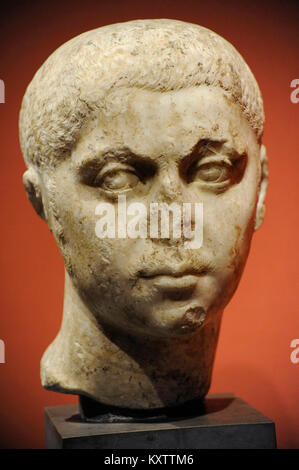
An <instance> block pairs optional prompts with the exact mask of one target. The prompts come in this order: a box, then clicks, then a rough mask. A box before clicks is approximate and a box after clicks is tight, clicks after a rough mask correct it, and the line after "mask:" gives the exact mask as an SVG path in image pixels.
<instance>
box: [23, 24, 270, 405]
mask: <svg viewBox="0 0 299 470" xmlns="http://www.w3.org/2000/svg"><path fill="white" fill-rule="evenodd" d="M263 126H264V113H263V102H262V98H261V94H260V91H259V88H258V86H257V84H256V81H255V79H254V77H253V75H252V73H251V71H250V69H249V68H248V66H247V65H246V63H245V62H244V60H243V58H242V57H241V56H240V55H239V54H238V52H237V51H236V50H235V49H234V48H233V47H232V46H231V45H230V44H229V43H228V42H227V41H225V40H224V39H223V38H221V37H219V36H218V35H216V34H215V33H213V32H211V31H209V30H207V29H206V28H203V27H201V26H197V25H192V24H189V23H184V22H181V21H175V20H166V19H165V20H137V21H131V22H127V23H120V24H116V25H110V26H106V27H102V28H99V29H96V30H93V31H89V32H87V33H84V34H82V35H80V36H78V37H76V38H74V39H72V40H71V41H68V42H67V43H66V44H64V45H63V46H61V47H60V48H59V49H58V50H57V51H55V52H54V53H53V54H52V55H51V56H50V57H49V59H48V60H47V61H46V62H45V63H44V64H43V66H42V67H41V68H40V69H39V71H38V72H37V73H36V75H35V77H34V78H33V80H32V82H31V83H30V85H29V87H28V89H27V91H26V94H25V96H24V100H23V104H22V109H21V113H20V141H21V147H22V151H23V154H24V159H25V162H26V165H27V170H26V172H25V173H24V178H23V179H24V185H25V188H26V191H27V194H28V197H29V199H30V201H31V203H32V205H33V207H34V208H35V210H36V212H37V213H38V214H39V215H40V216H41V217H42V218H43V219H44V220H45V221H46V222H47V224H48V226H49V229H50V230H51V232H52V233H53V236H54V238H55V240H56V242H57V244H58V246H59V249H60V251H61V254H62V257H63V260H64V263H65V268H66V269H65V301H64V311H63V321H62V325H61V329H60V331H59V333H58V335H57V337H56V339H55V340H54V341H53V343H52V344H51V345H50V346H49V347H48V349H47V350H46V352H45V354H44V356H43V358H42V362H41V378H42V384H43V386H44V387H46V388H47V389H49V390H54V391H58V392H63V393H73V394H83V395H86V396H89V397H91V398H93V399H95V400H98V401H100V402H103V403H105V404H110V405H116V406H123V407H129V408H139V409H143V408H144V409H149V408H159V407H164V406H173V405H178V404H181V403H184V402H185V401H187V400H191V399H193V398H197V397H202V396H204V395H205V394H206V393H207V391H208V388H209V385H210V380H211V373H212V366H213V360H214V355H215V350H216V345H217V339H218V333H219V328H220V322H221V316H222V312H223V309H224V307H225V306H226V305H227V303H228V302H229V300H230V298H231V296H232V295H233V293H234V291H235V289H236V288H237V285H238V282H239V280H240V277H241V274H242V271H243V268H244V265H245V262H246V259H247V255H248V252H249V248H250V242H251V238H252V235H253V233H254V230H255V228H257V227H258V226H259V225H260V224H261V222H262V219H263V215H264V198H265V192H266V186H267V157H266V152H265V148H264V146H263V145H262V143H261V138H262V133H263ZM119 194H125V195H126V198H127V201H128V203H129V202H141V203H143V204H144V205H145V206H146V207H149V205H150V204H151V203H153V202H159V203H160V202H165V203H167V204H171V203H173V202H176V203H178V204H180V205H182V204H183V203H186V202H189V203H196V202H201V203H203V210H204V219H203V221H204V222H203V245H202V246H201V247H200V248H199V249H185V248H184V239H183V237H181V238H180V239H175V238H173V237H171V236H170V237H169V238H166V239H163V238H150V237H148V238H146V239H141V238H139V239H138V238H137V239H132V238H129V237H126V238H115V239H112V238H105V239H100V238H98V237H97V236H96V235H95V224H96V220H97V217H96V215H95V208H96V206H97V204H98V203H99V202H108V203H110V204H112V205H113V206H114V207H115V210H116V212H117V210H118V208H117V196H118V195H119ZM194 223H195V221H194V220H193V224H194ZM32 256H34V253H33V254H32ZM37 295H38V294H37Z"/></svg>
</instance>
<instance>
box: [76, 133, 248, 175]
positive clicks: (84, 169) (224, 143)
mask: <svg viewBox="0 0 299 470" xmlns="http://www.w3.org/2000/svg"><path fill="white" fill-rule="evenodd" d="M223 148H225V149H226V155H227V156H228V157H230V158H231V159H232V160H236V159H238V158H239V157H241V156H243V155H244V152H242V153H240V152H238V151H237V150H236V149H235V148H234V147H233V146H232V145H230V144H229V143H228V140H227V139H200V140H199V141H198V142H197V143H196V144H195V145H194V146H193V147H192V149H191V150H190V151H189V152H188V153H187V154H186V155H183V156H180V157H178V158H177V160H178V161H179V162H183V161H188V160H189V159H192V158H194V157H196V155H198V154H200V153H203V152H204V151H205V150H206V149H207V150H209V151H210V152H211V153H213V151H214V153H215V155H217V154H218V153H220V152H221V151H223ZM91 152H92V153H91ZM203 156H204V155H203ZM158 158H159V157H157V158H155V159H153V158H151V157H149V156H148V155H142V154H137V153H135V152H134V151H132V150H131V149H130V148H129V147H124V146H121V147H112V148H109V149H107V148H106V149H104V150H102V151H98V152H97V151H96V150H93V151H90V153H89V154H88V155H87V156H85V158H84V160H82V161H81V162H78V163H75V165H74V166H75V170H76V171H77V172H78V173H79V175H80V177H83V178H84V176H85V175H86V174H89V173H90V172H91V171H100V170H101V169H102V168H103V167H104V166H105V164H106V163H108V162H109V161H111V162H112V161H113V160H114V161H115V160H117V162H120V163H135V164H136V163H137V162H140V163H141V162H143V163H146V164H147V165H149V166H152V167H153V166H155V165H156V164H157V159H158Z"/></svg>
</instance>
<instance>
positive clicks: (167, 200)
mask: <svg viewBox="0 0 299 470" xmlns="http://www.w3.org/2000/svg"><path fill="white" fill-rule="evenodd" d="M189 191H190V190H189V189H188V185H187V184H186V183H185V182H184V180H183V179H182V177H181V176H180V173H179V170H178V168H177V166H176V165H171V166H168V167H167V168H162V169H161V171H160V174H159V178H158V180H157V186H156V191H154V194H153V197H152V202H154V203H156V204H155V205H156V208H155V211H156V219H155V220H154V218H153V219H152V218H150V225H151V226H153V225H155V224H156V225H155V226H156V227H157V229H156V232H155V233H156V234H158V236H154V235H153V233H154V230H153V232H151V237H150V238H151V239H152V241H153V242H154V243H155V244H158V245H167V246H172V247H174V246H176V247H179V246H181V245H182V244H184V242H185V241H188V240H190V239H188V238H186V237H185V230H184V226H183V222H184V220H183V203H187V202H190V201H192V195H191V194H190V193H189ZM157 203H158V204H157ZM157 205H159V209H158V208H157ZM167 206H168V208H169V209H170V210H169V211H168V209H167V208H166V209H165V207H167ZM163 207H164V209H165V211H163ZM193 212H194V211H191V212H190V218H191V220H190V229H191V230H194V225H195V221H194V214H193ZM168 215H169V218H168ZM165 225H167V227H168V229H169V230H168V235H167V236H166V235H165V232H164V230H163V229H165ZM175 231H176V232H175ZM178 231H179V233H180V235H179V236H178Z"/></svg>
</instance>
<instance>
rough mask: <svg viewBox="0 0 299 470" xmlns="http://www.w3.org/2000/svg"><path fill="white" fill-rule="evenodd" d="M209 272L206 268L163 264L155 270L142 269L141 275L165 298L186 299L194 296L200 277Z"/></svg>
mask: <svg viewBox="0 0 299 470" xmlns="http://www.w3.org/2000/svg"><path fill="white" fill-rule="evenodd" d="M206 273H207V269H206V268H203V267H201V268H197V269H196V268H193V267H189V266H186V265H183V266H180V267H178V266H176V267H171V266H163V267H160V268H158V269H156V270H153V271H142V272H140V273H139V276H140V277H141V278H143V279H147V280H149V281H150V282H151V284H152V286H153V287H154V288H156V289H157V290H158V291H160V292H161V294H162V296H163V297H164V299H168V300H175V301H185V300H188V299H190V298H191V297H192V296H193V293H194V291H195V289H196V286H197V283H198V280H199V277H201V276H203V275H205V274H206Z"/></svg>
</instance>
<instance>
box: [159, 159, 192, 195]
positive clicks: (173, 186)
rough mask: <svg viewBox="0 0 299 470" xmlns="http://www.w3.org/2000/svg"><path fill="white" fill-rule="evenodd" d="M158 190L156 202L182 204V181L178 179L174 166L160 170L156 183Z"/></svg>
mask: <svg viewBox="0 0 299 470" xmlns="http://www.w3.org/2000/svg"><path fill="white" fill-rule="evenodd" d="M158 185H159V189H158V191H157V192H156V199H157V202H165V203H168V204H170V203H172V202H177V203H182V202H184V200H183V199H184V196H185V197H187V195H186V194H185V192H186V191H185V188H184V181H183V180H182V178H181V177H180V174H179V171H178V168H177V167H176V166H175V165H171V166H168V167H167V168H162V169H161V171H160V175H159V181H158Z"/></svg>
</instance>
